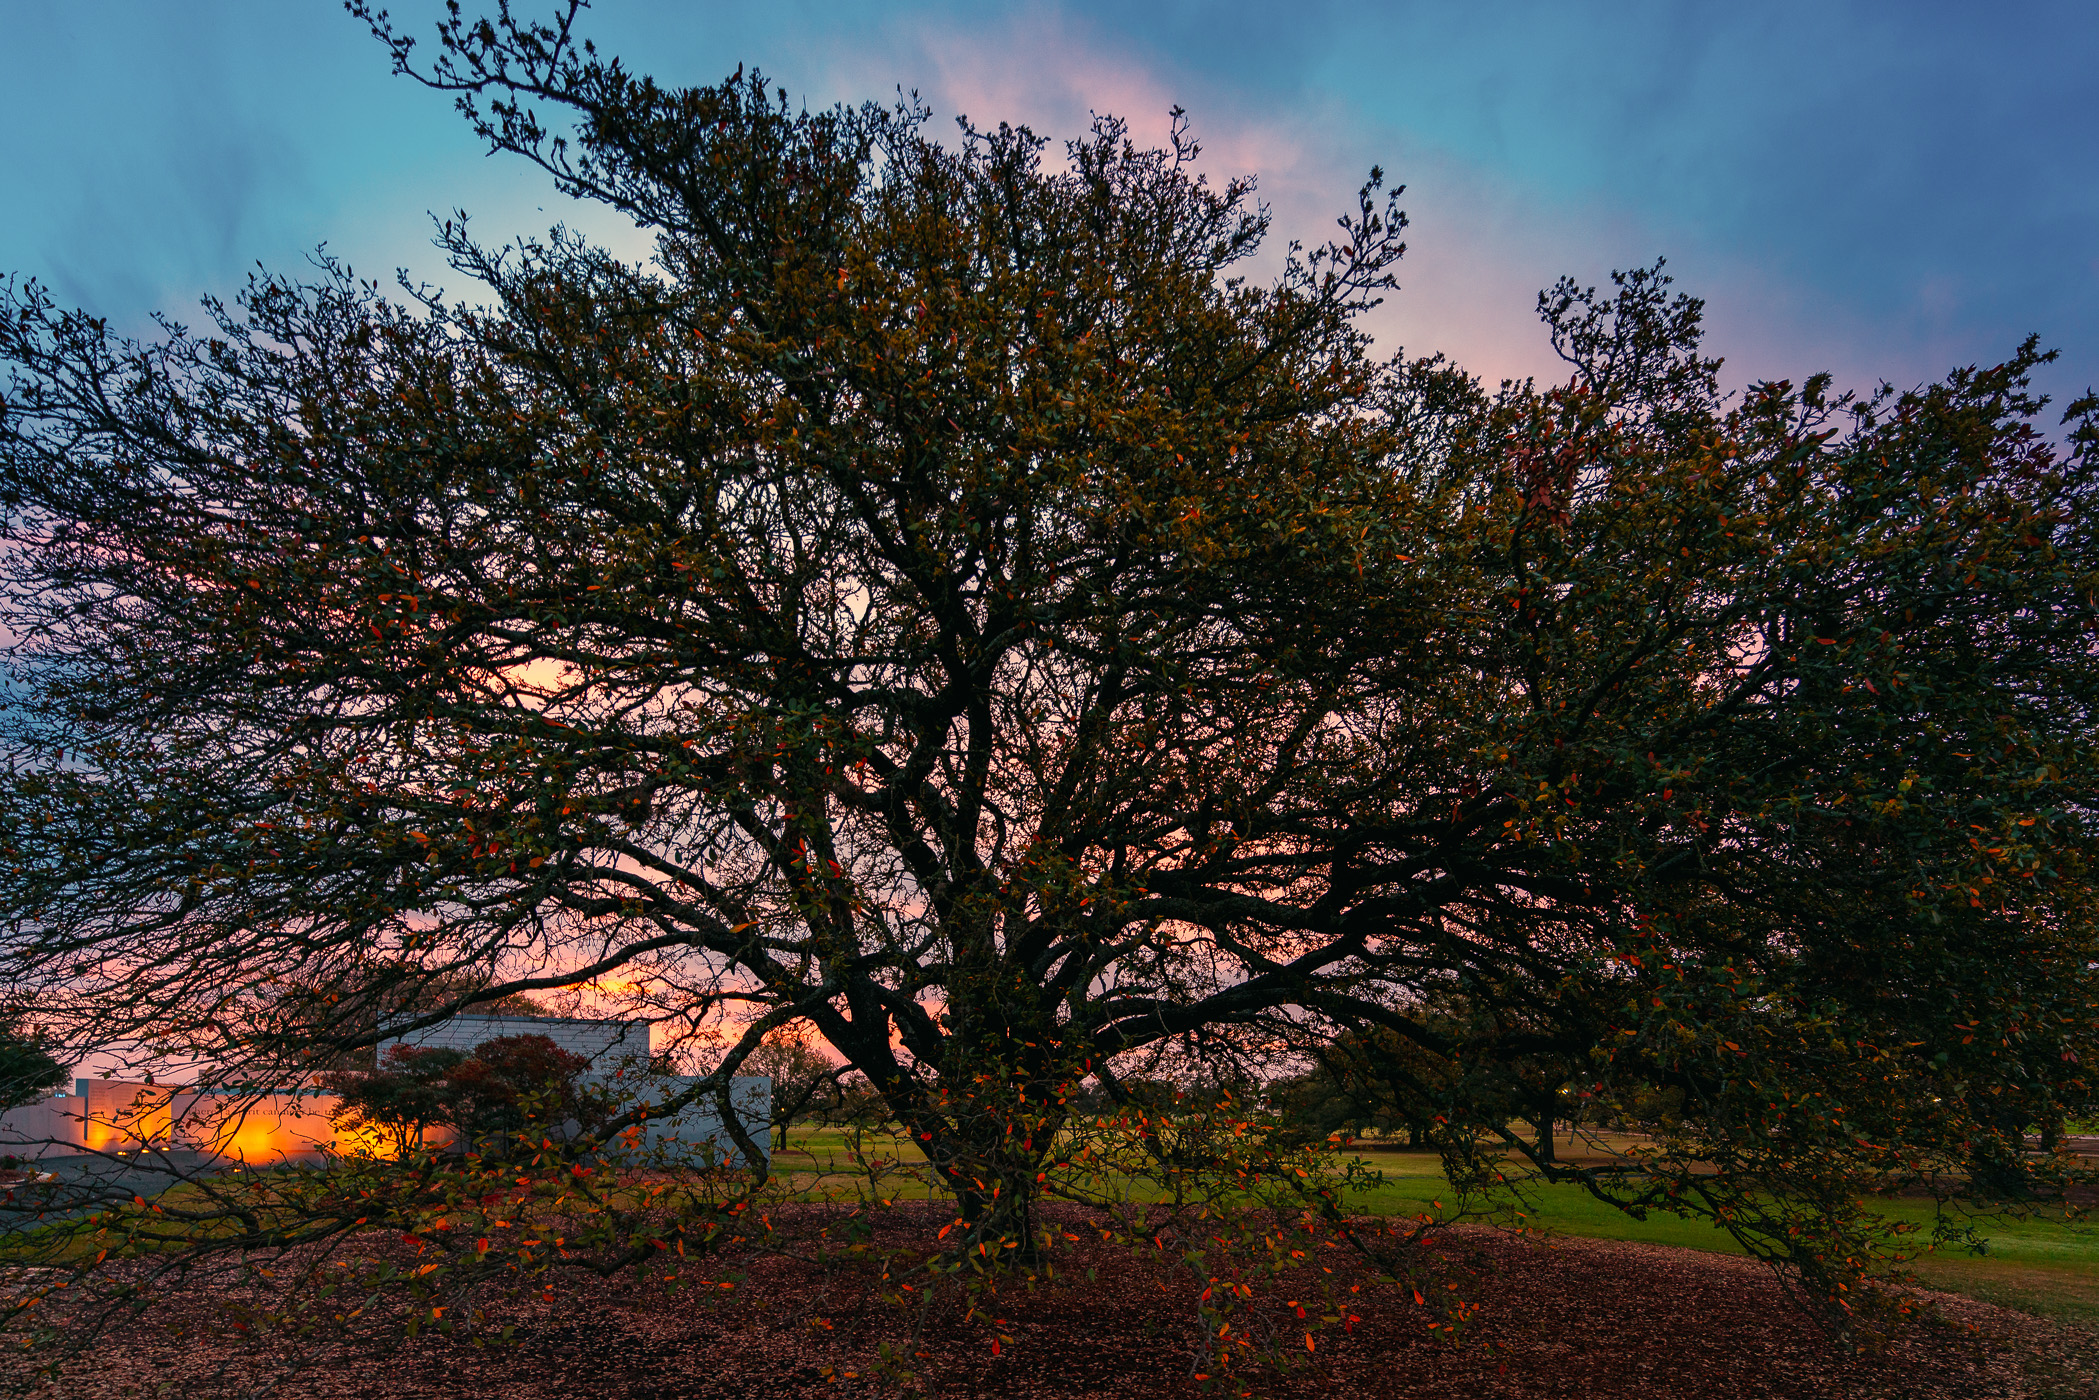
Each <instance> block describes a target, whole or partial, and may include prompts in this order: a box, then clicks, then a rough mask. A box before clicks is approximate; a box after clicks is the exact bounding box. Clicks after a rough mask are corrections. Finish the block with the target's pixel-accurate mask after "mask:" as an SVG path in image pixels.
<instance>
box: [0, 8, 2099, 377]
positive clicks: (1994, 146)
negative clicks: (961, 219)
mask: <svg viewBox="0 0 2099 1400" xmlns="http://www.w3.org/2000/svg"><path fill="white" fill-rule="evenodd" d="M551 3H552V0H546V4H547V5H549V6H550V5H551ZM519 7H520V9H522V10H524V11H526V12H530V11H531V10H532V9H533V8H534V4H533V0H519ZM393 8H394V10H395V11H396V14H397V16H398V17H399V18H400V19H402V20H403V21H405V22H407V23H409V24H410V25H411V26H414V25H420V24H423V23H425V22H426V21H427V20H428V19H429V18H430V17H432V16H434V14H435V13H436V11H437V9H438V6H437V5H436V4H435V3H425V0H395V3H394V6H393ZM585 28H586V30H587V32H590V33H592V34H594V35H596V36H597V37H598V38H599V39H600V41H601V42H602V43H603V44H604V45H605V46H606V47H608V48H609V49H611V50H613V51H615V52H618V53H620V54H621V55H622V56H624V57H626V58H627V59H628V60H629V62H630V64H631V65H632V66H634V67H637V68H639V69H642V70H645V71H649V72H652V73H654V74H655V75H656V76H658V77H659V78H661V79H663V80H665V81H669V82H680V83H693V82H707V81H714V80H717V79H719V78H720V77H721V76H722V75H723V74H724V73H726V72H727V71H728V70H730V69H731V68H733V67H734V66H735V65H736V64H737V63H738V62H747V63H752V64H756V65H757V66H759V67H761V68H763V69H764V70H765V71H766V72H767V73H768V74H769V75H771V76H772V77H773V78H775V79H776V80H777V81H779V82H781V83H782V84H784V85H785V86H787V87H788V88H789V90H790V91H791V92H792V93H794V94H796V95H797V96H799V97H804V98H806V99H807V100H808V101H810V102H811V103H813V104H820V103H829V102H832V101H836V100H860V99H862V98H868V97H874V98H881V97H885V96H888V95H892V94H893V93H894V91H895V90H896V89H897V88H898V87H904V88H915V89H917V90H919V91H920V92H921V93H922V94H923V95H924V97H925V98H926V99H927V100H928V101H930V102H931V103H932V105H933V106H934V107H935V109H936V110H937V111H938V112H939V113H940V115H941V116H942V117H943V118H946V117H948V116H950V115H952V114H954V113H956V112H957V111H962V112H967V113H968V114H969V115H970V116H972V117H974V118H976V119H978V120H979V121H984V122H996V121H999V120H1001V119H1005V120H1015V121H1026V122H1029V123H1030V124H1033V125H1035V126H1036V127H1037V129H1039V130H1042V131H1044V132H1046V133H1048V134H1052V135H1064V134H1070V133H1072V132H1075V131H1076V130H1078V129H1079V128H1081V127H1082V126H1083V125H1084V123H1085V121H1086V117H1087V113H1088V112H1089V111H1090V110H1112V111H1115V112H1118V113H1120V114H1123V115H1126V116H1128V117H1129V118H1131V120H1132V122H1133V124H1134V125H1135V126H1136V127H1137V128H1138V130H1139V131H1140V133H1149V134H1153V135H1156V134H1158V133H1159V132H1162V131H1163V130H1164V123H1165V112H1166V109H1167V108H1168V107H1169V106H1170V105H1171V104H1173V103H1176V102H1178V103H1180V104H1182V105H1183V106H1185V107H1187V108H1188V110H1189V113H1190V116H1191V119H1192V120H1193V122H1194V125H1195V128H1196V130H1197V132H1198V134H1199V135H1201V136H1202V137H1203V138H1204V139H1205V142H1206V145H1207V149H1208V156H1207V161H1208V164H1209V165H1210V167H1211V169H1212V170H1214V171H1215V172H1216V173H1217V174H1218V175H1220V176H1221V175H1226V174H1240V173H1247V172H1254V173H1258V174H1259V176H1260V178H1261V188H1262V191H1263V193H1264V195H1265V196H1266V197H1267V198H1268V199H1269V200H1270V201H1271V202H1272V204H1273V205H1274V208H1275V212H1276V216H1277V227H1278V231H1279V233H1281V234H1283V235H1284V236H1297V237H1302V238H1304V239H1306V240H1307V241H1311V240H1315V239H1319V238H1322V237H1324V235H1325V232H1326V231H1327V230H1328V229H1329V228H1330V227H1331V224H1330V220H1331V219H1332V217H1333V216H1334V215H1335V214H1336V213H1338V212H1340V211H1341V209H1342V208H1344V207H1345V204H1346V201H1347V200H1348V198H1349V196H1350V195H1351V194H1352V192H1353V190H1354V189H1355V187H1356V185H1357V184H1358V183H1360V180H1361V177H1362V173H1363V171H1364V170H1365V169H1366V168H1367V167H1368V166H1369V165H1370V164H1371V163H1372V162H1378V163H1381V164H1383V165H1384V166H1385V167H1386V169H1387V170H1389V171H1391V172H1392V174H1393V176H1394V177H1395V178H1396V179H1398V180H1401V181H1403V182H1405V183H1406V184H1407V185H1408V186H1409V191H1408V194H1407V197H1406V200H1405V204H1406V207H1407V209H1408V211H1409V213H1410V214H1411V215H1412V216H1413V219H1414V226H1413V229H1412V231H1411V235H1410V239H1409V241H1410V244H1411V251H1410V253H1409V255H1408V258H1407V260H1406V263H1405V265H1404V266H1403V268H1402V283H1403V289H1402V291H1401V292H1400V293H1399V294H1398V296H1397V297H1396V298H1394V300H1393V301H1392V303H1391V304H1390V305H1389V306H1388V307H1386V308H1384V309H1383V310H1381V311H1380V312H1379V313H1378V317H1377V322H1376V327H1377V330H1378V332H1379V334H1380V337H1381V339H1383V340H1384V341H1385V342H1386V343H1387V344H1388V346H1396V345H1399V344H1402V343H1403V344H1404V345H1405V346H1406V347H1407V348H1408V349H1409V350H1410V351H1425V350H1431V349H1445V350H1448V351H1450V352H1452V353H1453V354H1454V355H1455V356H1456V358H1458V359H1459V360H1460V362H1461V363H1464V364H1466V365H1467V366H1468V367H1470V368H1473V369H1475V370H1476V371H1478V372H1481V373H1483V374H1485V375H1487V376H1488V377H1489V378H1490V379H1492V378H1498V377H1500V376H1501V375H1504V374H1522V373H1533V372H1536V373H1549V372H1550V371H1551V369H1552V364H1551V361H1550V357H1549V352H1548V351H1547V350H1546V347H1545V344H1544V341H1543V338H1542V336H1541V335H1540V334H1539V333H1538V330H1537V328H1536V325H1535V321H1534V320H1533V317H1532V314H1531V304H1532V301H1533V299H1534V296H1535V293H1536V291H1537V289H1538V288H1539V287H1540V286H1543V285H1545V284H1546V283H1549V282H1550V281H1552V280H1553V279H1554V278H1555V277H1557V276H1558V275H1559V274H1560V273H1562V272H1567V273H1572V274H1574V275H1575V276H1577V277H1580V278H1582V279H1583V280H1585V281H1600V280H1602V279H1603V278H1604V277H1605V276H1606V275H1607V274H1608V273H1609V271H1610V270H1611V269H1612V268H1614V267H1627V266H1631V265H1634V264H1638V263H1644V262H1646V261H1649V260H1651V259H1652V258H1653V257H1655V256H1656V255H1658V254H1660V255H1666V256H1667V257H1668V258H1669V260H1670V264H1671V267H1672V269H1673V270H1674V271H1675V272H1676V273H1677V276H1678V281H1679V285H1680V286H1682V287H1683V288H1685V289H1686V290H1689V291H1692V292H1694V293H1697V294H1699V295H1702V296H1705V297H1706V298H1707V299H1708V302H1709V325H1710V328H1711V335H1712V340H1711V344H1712V348H1713V349H1715V350H1716V351H1718V352H1720V353H1723V354H1725V355H1726V356H1727V357H1728V359H1729V370H1728V377H1729V378H1730V379H1733V380H1735V381H1737V382H1739V381H1740V380H1743V379H1746V378H1750V377H1762V376H1778V375H1784V376H1788V377H1791V378H1795V379H1798V378H1800V377H1802V376H1804V375H1805V374H1807V373H1809V372H1811V371H1813V370H1816V369H1825V368H1826V369H1830V370H1832V371H1834V372H1835V373H1837V375H1838V376H1839V378H1840V379H1841V380H1843V381H1845V382H1848V383H1853V384H1867V383H1871V382H1873V381H1874V380H1877V379H1880V378H1887V379H1890V380H1892V381H1894V382H1895V383H1897V384H1898V385H1907V384H1913V383H1916V382H1918V381H1920V380H1923V379H1927V378H1932V377H1936V376H1937V375H1939V374H1942V373H1943V372H1944V371H1945V370H1946V369H1947V368H1949V367H1951V366H1952V365H1954V364H1958V363H1970V362H1978V361H1980V362H1989V361H1993V360H1995V359H1998V358H2001V357H2002V356H2003V355H2004V353H2006V352H2007V351H2008V350H2009V349H2010V348H2011V347H2012V346H2013V345H2015V344H2016V343H2017V342H2018V340H2019V339H2020V338H2021V337H2023V336H2024V335H2025V334H2026V333H2027V332H2029V331H2033V332H2038V333H2039V334H2040V335H2041V337H2042V339H2043V341H2044V342H2045V343H2047V344H2050V345H2054V346H2057V347H2060V348H2061V349H2062V351H2063V352H2064V363H2063V364H2062V365H2061V366H2059V367H2057V368H2056V369H2055V370H2053V371H2051V372H2049V374H2048V376H2047V379H2046V387H2047V388H2049V389H2050V390H2051V391H2053V392H2056V393H2057V394H2058V395H2063V394H2068V393H2074V392H2076V391H2078V390H2081V389H2083V388H2084V387H2085V386H2086V385H2088V384H2092V383H2094V382H2099V6H2092V5H2090V4H2088V3H2087V4H2083V5H2071V4H2055V5H2050V4H2029V5H2018V4H1997V5H1992V6H1979V5H1964V6H1956V5H1950V4H1919V3H1909V4H1895V3H1887V4H1882V5H1877V6H1865V5H1850V6H1847V5H1843V4H1838V3H1831V2H1830V0H1822V3H1817V4H1814V5H1806V4H1784V3H1777V4H1773V3H1767V4H1763V5H1758V6H1722V5H1713V4H1677V5H1663V4H1647V3H1634V2H1631V0H1629V2H1628V3H1619V4H1611V5H1582V4H1574V3H1559V4H1538V5H1527V4H1517V3H1504V4H1496V5H1486V4H1471V5H1466V4H1456V3H1448V0H1446V3H1440V4H1404V3H1391V4H1378V3H1374V2H1372V3H1364V2H1362V0H1359V3H1356V4H1350V5H1342V4H1338V3H1330V0H1298V3H1295V4H1292V5H1290V6H1287V7H1285V6H1278V5H1256V4H1252V3H1237V2H1234V0H1226V2H1225V3H1194V0H1151V3H1143V4H1131V3H1128V0H1123V2H1122V3H1091V0H1069V2H1068V3H1062V4H1047V3H1045V4H1015V5H989V4H957V3H941V2H939V0H933V2H931V3H911V4H892V5H884V4H879V3H871V2H870V0H862V2H861V3H856V4H832V3H816V2H815V0H801V2H800V3H775V4H771V5H765V6H757V5H749V4H742V5H726V4H714V3H691V4H665V3H643V2H642V0H603V3H601V4H600V5H599V6H598V7H597V8H596V9H595V10H594V11H593V12H592V13H591V14H590V15H589V16H586V19H585ZM0 35H4V36H6V37H5V38H4V39H0V46H4V47H0V53H4V57H5V67H4V69H0V72H4V74H5V81H4V83H0V132H4V133H5V137H4V139H0V190H4V191H5V194H4V196H0V270H8V271H13V272H16V273H21V274H28V275H33V276H36V277H38V278H40V279H42V280H44V281H46V282H47V283H49V284H50V285H51V286H52V287H53V289H54V290H55V291H56V292H57V294H58V295H59V296H60V298H61V299H63V300H66V301H69V302H73V303H76V304H80V305H84V306H86V307H89V308H90V309H93V310H95V311H97V312H99V313H101V314H105V315H108V316H110V317H112V318H113V319H114V320H116V321H118V322H119V323H120V324H125V325H139V324H142V322H143V318H144V316H145V314H146V313H147V312H148V311H149V310H151V309H154V308H161V309H165V310H168V311H170V312H172V313H173V314H175V315H176V316H177V317H178V318H181V317H187V316H191V315H193V314H194V307H195V304H196V300H197V298H198V296H200V295H202V294H204V293H207V292H221V293H223V292H228V291H230V290H232V289H233V288H235V287H237V286H238V284H239V282H240V280H241V278H242V277H243V276H244V274H245V272H246V270H247V269H249V268H251V267H252V266H253V265H254V264H255V263H257V262H258V261H259V262H262V263H264V264H266V265H268V266H270V267H272V268H278V269H284V268H292V269H296V268H297V267H298V266H299V264H300V260H301V259H302V258H303V257H304V256H305V254H306V253H307V252H308V251H309V250H311V249H312V248H313V247H314V245H316V244H318V243H321V242H323V241H325V242H327V243H328V244H329V246H330V247H331V248H332V249H334V250H335V251H337V252H339V253H341V254H343V255H344V256H346V257H348V258H349V259H350V260H351V261H352V262H353V263H354V264H355V265H356V266H357V267H358V269H359V270H360V271H361V272H364V273H367V274H377V275H381V276H386V275H390V274H391V272H392V270H393V269H394V268H395V267H397V266H403V265H406V266H409V267H411V268H414V269H415V270H417V271H418V272H420V273H423V274H426V275H431V276H435V275H436V273H437V268H436V267H435V265H434V263H433V260H432V258H431V255H430V252H429V248H428V241H427V240H428V221H427V217H426V215H427V213H428V212H429V211H433V210H434V211H438V212H446V211H449V210H451V209H453V208H464V209H466V210H467V211H469V212H470V213H472V214H473V215H474V216H475V219H476V222H477V224H478V226H479V227H480V228H481V229H482V230H483V232H484V234H486V235H487V236H490V237H493V238H500V237H501V236H502V235H505V234H509V233H515V232H526V231H535V230H540V229H543V228H544V227H545V226H546V225H547V224H549V223H551V222H553V221H555V220H557V219H559V220H567V221H569V222H572V223H580V224H582V225H583V226H584V227H587V228H590V229H592V230H593V231H595V232H597V233H599V234H600V235H601V236H602V237H605V238H607V239H608V240H612V241H615V242H620V241H623V240H624V239H627V238H629V237H631V235H627V234H625V233H624V232H623V231H622V230H620V229H619V228H618V227H617V226H616V225H614V224H612V223H611V222H609V221H608V220H607V219H606V218H605V217H604V216H603V215H602V214H598V213H595V212H592V211H581V210H577V209H576V208H574V207H573V206H565V205H564V204H562V202H561V201H559V200H558V198H557V197H555V196H554V195H553V194H552V192H551V191H550V190H549V189H548V188H547V186H546V184H545V182H544V180H543V179H542V178H541V177H539V176H537V175H536V174H535V173H534V172H532V171H531V170H529V169H527V168H525V167H523V166H522V165H521V164H519V163H517V162H515V161H509V160H502V159H497V160H491V159H488V158H487V157H486V156H485V155H484V154H483V153H482V152H481V151H480V149H479V148H478V147H477V146H476V145H475V144H474V142H473V141H472V140H471V138H470V137H469V136H468V135H467V134H466V132H465V130H464V128H463V127H462V126H461V124H460V123H459V121H458V119H457V118H456V117H455V116H454V115H453V114H452V112H451V110H450V107H449V104H448V102H447V101H446V99H444V98H442V97H439V96H437V95H435V94H432V93H429V92H427V91H424V90H422V89H419V88H417V87H415V86H413V85H411V84H409V83H408V82H406V81H404V80H401V79H397V78H393V77H391V76H389V74H388V72H387V65H386V62H385V60H384V57H383V55H382V54H381V53H380V51H379V50H378V48H377V46H376V45H374V44H373V43H372V42H371V41H370V40H369V39H368V38H367V37H366V36H365V35H364V34H363V32H362V30H361V29H360V28H359V27H358V26H357V25H356V24H355V23H354V22H353V21H352V20H350V19H349V17H348V16H346V15H344V14H343V13H342V11H341V10H340V9H339V8H337V7H336V6H335V5H334V4H332V3H329V0H269V2H268V3H257V2H255V0H243V2H242V3H235V2H234V0H186V3H183V4H180V5H170V4H166V3H148V2H147V0H71V3H67V4H63V5H52V4H49V3H28V2H27V0H0ZM633 246H635V247H637V248H638V247H639V246H640V245H639V244H638V243H637V244H634V245H633Z"/></svg>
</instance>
